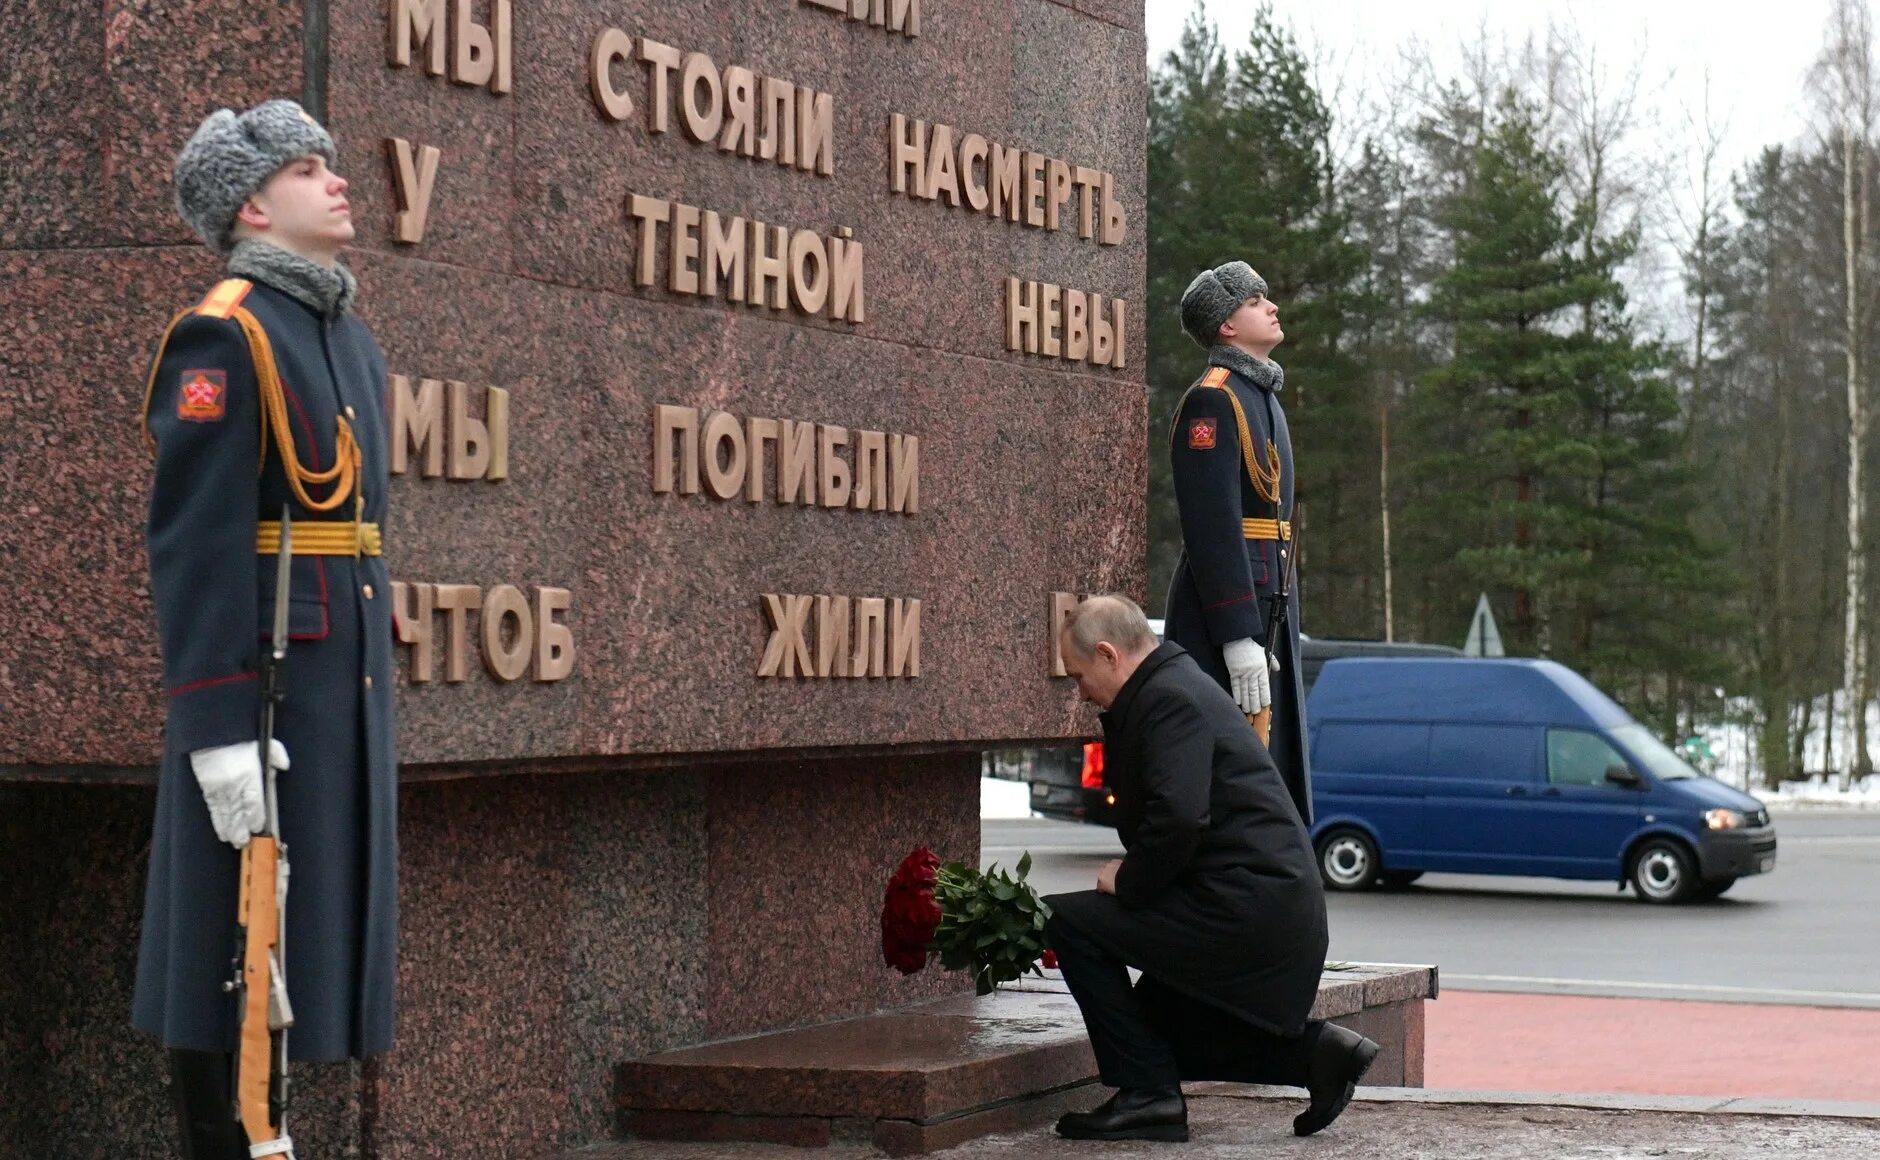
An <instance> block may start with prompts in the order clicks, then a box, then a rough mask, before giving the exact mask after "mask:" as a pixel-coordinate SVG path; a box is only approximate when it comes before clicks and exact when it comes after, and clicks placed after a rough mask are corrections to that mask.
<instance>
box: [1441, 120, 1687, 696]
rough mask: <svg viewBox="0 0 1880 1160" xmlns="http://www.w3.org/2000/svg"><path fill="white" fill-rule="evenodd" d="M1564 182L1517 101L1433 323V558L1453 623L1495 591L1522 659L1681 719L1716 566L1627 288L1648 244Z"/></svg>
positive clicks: (1662, 381) (1449, 217)
mask: <svg viewBox="0 0 1880 1160" xmlns="http://www.w3.org/2000/svg"><path fill="white" fill-rule="evenodd" d="M1563 180H1564V170H1563V166H1562V162H1561V159H1560V157H1559V156H1558V154H1557V153H1556V152H1555V151H1554V150H1552V149H1550V148H1549V146H1548V145H1547V143H1546V141H1545V139H1544V137H1543V125H1542V118H1541V115H1540V113H1539V112H1538V110H1536V109H1535V108H1533V107H1532V106H1531V105H1529V104H1527V103H1525V102H1524V101H1522V100H1521V99H1520V98H1519V97H1518V96H1516V95H1515V94H1514V93H1513V92H1509V93H1507V94H1506V95H1505V96H1504V97H1503V99H1502V100H1501V101H1500V102H1499V104H1498V105H1497V107H1496V108H1495V109H1494V111H1493V114H1492V116H1491V118H1490V123H1489V125H1488V128H1487V132H1486V134H1485V135H1484V137H1483V138H1482V140H1481V142H1480V144H1479V145H1478V147H1477V148H1476V149H1475V150H1474V151H1473V154H1472V158H1471V164H1470V167H1469V170H1468V173H1467V180H1466V182H1465V183H1464V185H1463V186H1462V188H1461V190H1460V191H1459V192H1458V193H1457V194H1456V195H1455V196H1454V197H1453V198H1451V199H1450V200H1449V201H1448V203H1447V204H1446V206H1445V208H1444V210H1443V211H1442V214H1441V219H1442V224H1443V225H1444V226H1445V227H1446V228H1447V229H1448V231H1449V233H1450V235H1451V239H1452V241H1453V248H1454V252H1453V258H1454V262H1453V265H1452V266H1451V268H1450V269H1448V270H1447V271H1446V272H1444V273H1443V274H1441V275H1440V276H1438V277H1437V278H1436V280H1435V283H1434V286H1433V289H1432V295H1431V309H1432V311H1433V312H1434V313H1435V314H1437V315H1438V316H1439V317H1440V318H1441V319H1443V320H1444V321H1445V322H1446V323H1447V324H1448V325H1449V326H1451V327H1452V328H1453V333H1454V356H1453V358H1452V359H1451V360H1450V361H1449V362H1448V363H1447V364H1445V365H1442V366H1440V367H1438V368H1436V369H1434V370H1432V371H1430V372H1429V373H1427V374H1425V375H1424V376H1423V378H1422V380H1421V383H1420V390H1419V392H1418V397H1417V400H1416V408H1415V409H1416V413H1417V418H1418V434H1419V437H1420V438H1421V439H1422V444H1421V452H1422V453H1421V456H1420V464H1419V467H1420V470H1419V476H1420V481H1419V482H1420V484H1421V487H1420V497H1419V507H1420V509H1421V511H1420V515H1421V517H1422V518H1421V519H1420V521H1419V524H1420V530H1421V531H1422V533H1423V534H1424V537H1425V541H1426V542H1425V547H1424V551H1423V552H1422V553H1421V555H1422V559H1423V562H1424V563H1425V564H1426V565H1427V566H1429V567H1430V568H1431V569H1432V571H1433V573H1434V574H1436V575H1438V576H1440V577H1441V578H1442V579H1443V580H1444V581H1446V583H1447V585H1448V587H1449V596H1448V598H1447V601H1446V605H1447V615H1448V616H1449V617H1450V618H1453V619H1452V621H1451V622H1452V623H1456V624H1460V623H1462V621H1463V619H1464V618H1465V617H1466V616H1467V613H1468V610H1469V607H1470V605H1472V604H1473V602H1474V598H1475V594H1476V592H1477V591H1479V590H1487V591H1489V592H1490V593H1491V597H1493V596H1500V597H1502V599H1503V601H1504V602H1505V603H1504V607H1506V608H1507V609H1508V610H1509V615H1508V616H1507V618H1506V620H1505V621H1504V625H1503V635H1504V640H1505V641H1506V643H1507V644H1508V645H1509V648H1510V651H1514V652H1527V653H1541V654H1545V655H1551V656H1555V657H1557V658H1559V659H1560V660H1562V661H1564V662H1565V663H1567V664H1569V665H1570V666H1572V667H1575V668H1578V669H1580V670H1582V671H1584V672H1586V673H1587V675H1588V676H1590V677H1592V678H1593V679H1594V680H1595V681H1596V682H1600V683H1602V684H1604V685H1605V686H1606V687H1607V688H1609V689H1610V690H1611V691H1613V692H1614V693H1615V694H1617V695H1619V696H1621V697H1622V698H1623V699H1625V700H1627V701H1629V702H1630V703H1631V704H1632V705H1633V706H1634V708H1635V709H1637V710H1639V711H1641V712H1644V713H1659V714H1662V713H1664V712H1665V711H1666V710H1668V709H1669V708H1670V705H1669V698H1668V696H1667V695H1666V688H1667V686H1668V684H1669V682H1668V680H1667V678H1668V677H1669V676H1671V675H1673V674H1685V675H1688V676H1692V677H1701V676H1702V674H1703V673H1704V672H1706V671H1708V670H1706V667H1705V663H1704V659H1703V651H1702V649H1701V648H1699V647H1694V642H1693V637H1692V625H1693V621H1694V619H1695V618H1697V617H1698V614H1699V613H1701V611H1702V604H1701V600H1702V598H1703V597H1705V596H1706V595H1713V594H1714V592H1715V590H1716V588H1717V583H1716V570H1715V568H1714V563H1713V554H1712V553H1711V552H1710V550H1709V549H1708V548H1707V547H1706V545H1705V544H1704V543H1703V541H1701V540H1700V539H1699V538H1698V537H1697V536H1696V535H1695V534H1694V533H1693V532H1692V531H1691V527H1690V506H1691V500H1690V496H1691V487H1690V477H1689V473H1688V471H1687V469H1686V468H1685V466H1684V464H1683V462H1682V444H1681V434H1682V424H1681V412H1680V409H1679V404H1678V398H1677V393H1676V387H1675V384H1674V383H1673V382H1672V381H1671V379H1670V377H1669V376H1668V374H1667V373H1666V372H1667V368H1668V358H1667V356H1666V354H1665V353H1664V352H1663V351H1662V350H1661V349H1660V348H1658V347H1657V346H1655V345H1654V344H1649V343H1644V342H1641V341H1640V340H1639V339H1638V337H1637V335H1636V334H1635V331H1634V328H1633V324H1632V323H1631V321H1630V319H1629V316H1628V311H1627V303H1626V298H1625V294H1624V291H1623V288H1622V287H1621V285H1620V283H1619V282H1618V279H1617V276H1616V271H1617V269H1618V268H1619V267H1620V266H1621V264H1623V263H1624V262H1625V261H1626V259H1627V258H1629V257H1630V256H1631V253H1632V252H1633V249H1634V248H1635V246H1636V238H1635V236H1634V235H1632V234H1631V233H1629V232H1628V233H1624V234H1621V235H1619V236H1617V237H1613V238H1598V237H1594V236H1592V235H1591V233H1590V231H1591V230H1592V220H1591V214H1590V213H1588V212H1587V210H1586V209H1585V207H1583V206H1567V205H1564V202H1565V195H1564V192H1563Z"/></svg>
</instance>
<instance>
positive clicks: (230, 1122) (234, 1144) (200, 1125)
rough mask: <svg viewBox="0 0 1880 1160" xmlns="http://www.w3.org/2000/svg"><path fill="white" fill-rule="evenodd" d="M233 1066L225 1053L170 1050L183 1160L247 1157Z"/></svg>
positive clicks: (172, 1081) (171, 1075)
mask: <svg viewBox="0 0 1880 1160" xmlns="http://www.w3.org/2000/svg"><path fill="white" fill-rule="evenodd" d="M232 1066H233V1060H232V1059H230V1057H229V1056H228V1055H227V1054H226V1053H224V1052H220V1051H183V1050H180V1049H178V1048H171V1049H170V1094H171V1096H172V1097H174V1098H175V1100H176V1126H177V1128H178V1129H179V1130H180V1131H181V1132H182V1136H183V1152H182V1156H183V1160H248V1136H247V1134H246V1133H244V1132H243V1131H242V1126H241V1124H240V1123H239V1122H238V1121H237V1120H236V1119H235V1105H234V1100H233V1096H232V1091H231V1087H230V1085H231V1083H232V1082H233V1078H234V1077H233V1075H232V1071H231V1068H232Z"/></svg>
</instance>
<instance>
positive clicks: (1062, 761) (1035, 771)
mask: <svg viewBox="0 0 1880 1160" xmlns="http://www.w3.org/2000/svg"><path fill="white" fill-rule="evenodd" d="M1149 623H1150V626H1151V627H1153V628H1154V629H1155V630H1156V632H1157V634H1158V635H1159V634H1160V633H1161V631H1162V622H1161V621H1159V620H1151V621H1150V622H1149ZM1301 645H1302V650H1301V651H1302V653H1303V659H1304V661H1305V673H1304V674H1303V675H1304V677H1305V683H1306V694H1307V695H1308V696H1310V695H1311V692H1312V685H1313V682H1315V681H1317V680H1318V676H1319V671H1320V670H1321V669H1323V668H1324V667H1325V665H1326V662H1328V661H1332V660H1336V659H1338V658H1340V657H1414V656H1451V657H1454V656H1461V655H1462V652H1461V650H1460V649H1453V648H1450V647H1449V646H1448V645H1441V644H1418V643H1413V642H1402V641H1381V640H1322V639H1318V638H1315V637H1309V636H1308V637H1302V638H1301ZM983 768H984V771H985V775H986V776H987V777H1002V778H1006V779H1009V780H1012V781H1023V782H1028V783H1030V785H1031V808H1032V811H1033V812H1034V813H1038V814H1042V815H1044V816H1045V817H1048V818H1060V819H1063V820H1065V821H1076V822H1093V823H1096V824H1098V825H1106V826H1107V825H1111V824H1112V822H1111V820H1110V807H1111V805H1112V804H1113V803H1114V801H1115V799H1114V798H1113V797H1112V796H1111V794H1110V791H1109V788H1108V787H1107V786H1106V785H1105V784H1104V781H1103V746H1102V745H1101V744H1099V743H1097V742H1090V743H1088V744H1085V745H1066V746H1055V747H1051V748H1045V749H1024V750H997V751H994V752H992V753H988V754H986V755H985V759H984V763H983Z"/></svg>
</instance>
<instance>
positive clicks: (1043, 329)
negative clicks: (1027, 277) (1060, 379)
mask: <svg viewBox="0 0 1880 1160" xmlns="http://www.w3.org/2000/svg"><path fill="white" fill-rule="evenodd" d="M1105 302H1106V299H1105V298H1104V297H1103V295H1101V294H1087V293H1085V292H1084V291H1082V290H1069V289H1065V288H1063V287H1059V286H1055V285H1052V284H1051V283H1049V282H1026V281H1022V280H1020V279H1018V278H1007V279H1006V280H1005V349H1007V350H1018V351H1024V352H1025V353H1026V354H1036V355H1043V356H1044V357H1046V358H1061V359H1065V360H1067V361H1069V362H1088V363H1090V364H1092V365H1094V366H1100V367H1122V366H1124V365H1125V354H1124V349H1125V345H1126V343H1127V341H1128V333H1127V330H1126V325H1127V318H1128V303H1126V302H1124V301H1123V300H1122V299H1121V298H1111V299H1107V302H1108V305H1109V313H1108V315H1107V317H1106V316H1105V313H1104V305H1105Z"/></svg>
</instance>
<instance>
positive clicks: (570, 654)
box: [392, 580, 574, 685]
mask: <svg viewBox="0 0 1880 1160" xmlns="http://www.w3.org/2000/svg"><path fill="white" fill-rule="evenodd" d="M392 600H393V604H392V607H393V608H394V609H396V610H397V613H398V615H397V617H396V621H395V623H396V625H397V629H398V639H399V642H400V643H402V644H406V645H409V646H411V665H410V673H411V683H412V684H414V685H421V684H425V683H427V682H429V681H430V680H431V679H432V675H433V669H432V656H431V652H432V650H431V637H432V633H431V629H432V618H433V617H434V616H435V615H436V614H437V613H440V612H442V613H444V614H445V616H446V620H445V646H446V647H445V650H444V679H445V680H446V681H451V682H457V681H462V680H465V679H466V678H468V676H469V675H470V672H469V670H470V666H469V647H468V644H469V614H470V613H471V612H476V613H478V628H479V630H480V631H479V632H478V634H477V635H478V637H479V638H480V640H481V642H482V646H483V647H482V653H483V665H484V667H485V668H487V669H488V670H489V671H490V675H491V676H493V677H495V678H496V679H497V680H499V681H513V680H516V679H518V678H520V677H521V676H522V675H523V674H524V673H528V674H530V675H531V676H533V677H534V679H536V680H538V681H559V680H561V679H562V678H563V677H565V676H567V675H568V674H569V673H570V672H572V671H573V670H574V633H573V632H571V631H570V630H569V628H568V626H567V625H565V624H560V623H558V622H557V621H556V620H555V615H556V613H560V612H566V611H567V610H568V608H569V606H570V605H572V604H573V603H574V597H573V596H572V595H571V594H570V593H569V591H568V590H567V589H566V588H537V589H536V590H535V602H534V608H533V610H531V608H530V604H529V600H528V599H527V598H526V597H525V596H523V594H522V590H521V589H519V588H517V587H515V586H514V585H513V584H498V585H497V586H496V587H494V588H492V589H490V590H489V591H488V592H487V593H486V592H484V591H483V590H482V589H481V588H478V587H477V586H476V585H475V584H407V583H405V582H404V581H402V580H400V581H394V582H393V583H392Z"/></svg>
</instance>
